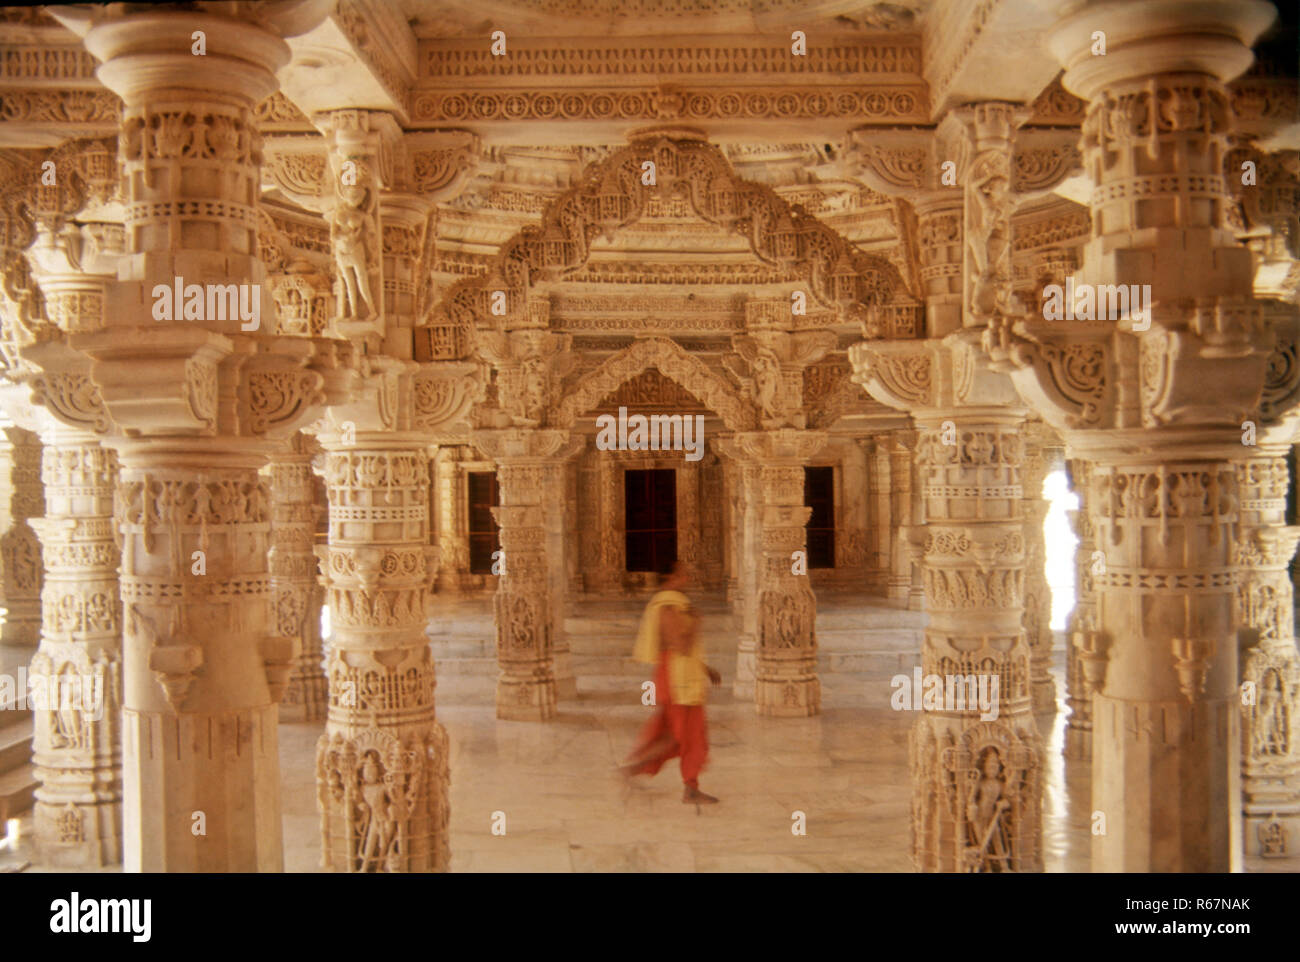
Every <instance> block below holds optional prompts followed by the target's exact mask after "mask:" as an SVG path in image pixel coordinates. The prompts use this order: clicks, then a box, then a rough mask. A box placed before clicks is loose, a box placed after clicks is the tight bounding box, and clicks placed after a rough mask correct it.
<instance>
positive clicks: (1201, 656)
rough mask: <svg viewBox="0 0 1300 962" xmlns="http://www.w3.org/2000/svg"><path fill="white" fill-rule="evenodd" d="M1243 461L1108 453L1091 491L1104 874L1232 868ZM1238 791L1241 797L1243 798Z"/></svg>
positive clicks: (1096, 750) (1098, 865)
mask: <svg viewBox="0 0 1300 962" xmlns="http://www.w3.org/2000/svg"><path fill="white" fill-rule="evenodd" d="M1236 496H1237V485H1236V478H1235V476H1234V472H1233V470H1232V468H1231V466H1230V465H1228V464H1225V463H1224V462H1214V461H1206V462H1195V461H1191V462H1177V463H1171V464H1167V463H1165V462H1162V461H1159V460H1154V461H1146V462H1141V463H1134V462H1133V461H1131V460H1126V461H1121V462H1119V463H1114V462H1110V463H1108V462H1107V460H1104V459H1103V458H1102V456H1100V454H1099V455H1098V456H1097V457H1095V459H1094V463H1093V470H1092V473H1091V478H1090V487H1089V490H1088V494H1087V503H1088V514H1089V520H1090V522H1091V524H1092V527H1093V530H1094V531H1095V532H1096V538H1097V549H1098V550H1099V551H1101V552H1102V556H1103V565H1104V570H1103V572H1102V573H1101V574H1100V575H1099V576H1097V577H1096V578H1095V583H1096V585H1097V622H1098V628H1099V631H1098V633H1097V634H1094V635H1093V636H1091V638H1090V639H1089V641H1090V648H1091V650H1088V649H1085V650H1084V651H1083V652H1082V655H1081V657H1082V658H1083V660H1084V670H1085V672H1087V673H1089V675H1090V678H1089V681H1090V682H1091V683H1093V684H1098V683H1100V687H1097V688H1096V689H1095V690H1094V694H1093V707H1092V716H1093V766H1092V786H1093V788H1092V795H1093V808H1094V810H1096V811H1100V812H1102V813H1103V814H1104V815H1105V818H1106V825H1107V831H1106V834H1104V835H1097V836H1095V837H1094V839H1093V867H1094V869H1095V870H1099V871H1201V872H1222V871H1228V870H1229V869H1230V868H1231V867H1232V863H1233V858H1232V851H1233V849H1234V846H1233V844H1232V839H1233V834H1234V825H1233V822H1234V820H1239V818H1240V809H1239V806H1238V804H1237V803H1236V801H1235V799H1236V798H1237V797H1238V792H1239V791H1240V776H1239V772H1240V762H1239V759H1238V757H1237V756H1238V746H1237V744H1236V741H1237V738H1238V737H1239V732H1238V724H1239V720H1238V711H1239V699H1238V697H1237V651H1236V645H1237V642H1236V633H1235V625H1234V623H1233V616H1234V612H1233V608H1234V603H1235V598H1234V588H1233V583H1234V580H1235V576H1234V573H1233V568H1232V561H1231V557H1230V553H1231V550H1232V529H1233V525H1234V523H1235V522H1236V520H1237V518H1236V509H1235V506H1234V500H1235V498H1236ZM1229 800H1233V801H1231V802H1230V801H1229Z"/></svg>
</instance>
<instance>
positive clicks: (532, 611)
mask: <svg viewBox="0 0 1300 962" xmlns="http://www.w3.org/2000/svg"><path fill="white" fill-rule="evenodd" d="M473 439H474V443H475V445H477V446H478V448H479V449H480V450H481V451H483V452H484V453H486V454H487V455H489V456H490V457H492V458H493V459H494V460H495V461H496V462H497V478H498V479H499V481H500V488H501V504H500V506H499V507H496V508H493V509H492V514H493V516H494V517H495V518H496V520H497V524H499V525H500V526H501V549H502V551H503V552H504V561H505V568H504V573H503V574H502V575H501V577H500V578H499V579H498V580H497V593H496V598H495V610H496V628H497V660H498V662H499V664H500V667H501V674H500V675H499V676H498V678H497V698H496V702H497V717H498V718H508V719H514V720H519V721H530V720H531V721H545V720H547V719H550V718H553V717H554V716H555V701H556V687H555V658H554V653H555V636H556V633H557V632H558V631H559V630H561V628H562V626H563V621H562V620H557V618H556V616H555V609H556V606H557V605H562V604H563V597H562V594H560V595H557V593H556V592H557V591H558V592H561V593H562V592H563V590H564V559H563V555H562V554H561V555H560V556H559V557H554V556H551V555H550V554H549V552H548V548H555V549H557V550H558V549H559V548H561V547H563V546H562V545H557V544H556V542H557V541H562V540H563V538H562V535H563V528H562V526H556V525H554V524H553V523H552V518H553V517H554V516H555V515H556V514H557V512H556V511H555V507H554V499H555V498H556V497H560V496H562V495H563V491H564V487H563V485H564V469H565V462H566V461H567V460H568V459H569V458H570V457H572V456H573V455H574V454H576V453H577V452H578V451H580V450H581V449H582V446H583V445H584V444H585V439H584V438H582V437H580V436H579V437H571V436H570V435H569V433H568V432H567V431H557V430H539V429H529V428H513V429H503V430H495V431H478V432H475V434H474V436H473ZM561 610H562V609H561ZM561 618H562V616H561Z"/></svg>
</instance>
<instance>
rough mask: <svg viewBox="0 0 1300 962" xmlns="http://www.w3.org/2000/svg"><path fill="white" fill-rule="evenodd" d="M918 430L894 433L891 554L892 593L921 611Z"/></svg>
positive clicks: (890, 456) (909, 606)
mask: <svg viewBox="0 0 1300 962" xmlns="http://www.w3.org/2000/svg"><path fill="white" fill-rule="evenodd" d="M915 448H916V432H914V431H894V432H893V433H892V434H891V436H890V446H889V478H890V482H891V490H892V495H893V498H892V503H891V504H890V514H891V516H892V517H893V518H894V519H895V520H894V524H895V530H894V533H893V550H892V552H891V554H890V574H889V597H890V598H891V599H893V600H895V601H902V602H905V603H906V604H907V607H908V608H910V609H912V610H913V611H919V610H920V608H921V604H922V601H923V599H924V594H923V589H922V587H921V584H920V579H919V578H917V577H916V576H915V574H916V572H915V569H916V567H917V563H918V560H919V556H918V552H917V551H916V547H915V532H914V528H915V527H916V526H917V525H919V524H921V517H922V516H921V510H920V508H921V506H920V504H919V503H918V502H919V499H920V491H919V490H918V486H916V485H915V484H914V481H915V474H916V468H915V465H914V464H913V452H914V450H915Z"/></svg>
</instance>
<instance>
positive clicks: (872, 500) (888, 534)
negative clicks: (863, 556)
mask: <svg viewBox="0 0 1300 962" xmlns="http://www.w3.org/2000/svg"><path fill="white" fill-rule="evenodd" d="M859 444H860V445H861V446H862V450H863V454H864V456H865V457H866V460H867V479H868V480H867V507H868V512H867V539H868V545H869V554H868V556H867V563H868V564H869V565H870V567H871V569H872V570H873V572H875V574H874V575H873V577H879V578H880V579H881V583H882V586H885V587H886V588H887V587H888V586H889V585H890V584H892V578H893V570H892V564H891V559H892V557H893V551H894V537H895V532H896V528H897V522H896V521H895V520H894V517H893V511H892V502H893V474H892V471H891V461H892V458H891V457H890V452H889V444H888V441H887V440H886V439H883V438H863V439H861V440H860V441H859Z"/></svg>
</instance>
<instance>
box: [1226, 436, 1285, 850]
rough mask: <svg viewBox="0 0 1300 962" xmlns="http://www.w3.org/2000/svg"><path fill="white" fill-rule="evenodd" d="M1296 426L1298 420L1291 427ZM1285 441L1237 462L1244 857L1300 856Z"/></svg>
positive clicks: (1236, 546)
mask: <svg viewBox="0 0 1300 962" xmlns="http://www.w3.org/2000/svg"><path fill="white" fill-rule="evenodd" d="M1291 431H1292V432H1293V431H1294V425H1292V426H1291ZM1285 452H1286V445H1285V444H1271V445H1269V444H1266V445H1260V446H1259V447H1258V448H1257V449H1256V451H1255V452H1252V453H1255V454H1256V455H1257V456H1255V457H1252V458H1250V459H1249V460H1246V461H1243V462H1241V463H1239V464H1238V465H1237V481H1238V493H1239V497H1240V499H1241V501H1240V504H1241V523H1240V527H1239V529H1238V536H1237V541H1236V543H1235V545H1234V550H1235V559H1234V560H1235V562H1236V564H1237V567H1238V571H1239V575H1240V582H1239V584H1238V586H1237V618H1238V621H1239V623H1240V624H1241V626H1242V627H1243V628H1245V629H1249V631H1250V635H1251V637H1249V638H1247V639H1246V640H1247V647H1246V648H1245V650H1244V651H1243V653H1242V665H1241V681H1242V689H1243V690H1242V697H1241V756H1242V758H1241V760H1242V807H1243V814H1244V825H1243V828H1244V842H1245V854H1247V855H1264V856H1269V857H1278V856H1286V857H1289V858H1297V857H1300V719H1298V718H1297V716H1298V715H1300V651H1297V650H1296V638H1295V616H1294V610H1295V598H1294V591H1293V588H1292V585H1291V578H1290V574H1289V572H1288V571H1287V566H1288V565H1289V563H1290V561H1291V559H1292V557H1293V556H1294V555H1295V549H1296V543H1297V541H1298V540H1300V527H1294V526H1290V527H1289V526H1287V525H1286V524H1285V521H1286V492H1287V484H1288V481H1289V477H1288V471H1287V465H1286V459H1285Z"/></svg>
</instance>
